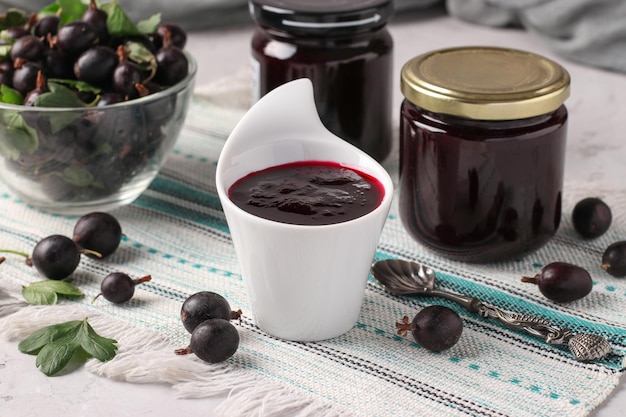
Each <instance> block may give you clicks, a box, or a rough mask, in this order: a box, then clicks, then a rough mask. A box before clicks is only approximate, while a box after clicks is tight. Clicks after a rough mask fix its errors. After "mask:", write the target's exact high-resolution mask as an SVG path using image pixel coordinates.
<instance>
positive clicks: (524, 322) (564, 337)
mask: <svg viewBox="0 0 626 417" xmlns="http://www.w3.org/2000/svg"><path fill="white" fill-rule="evenodd" d="M372 272H373V275H374V277H375V278H376V279H377V280H378V281H379V282H380V283H381V284H383V286H384V287H385V288H386V289H387V291H389V292H391V293H392V294H395V295H400V296H402V295H427V296H435V297H442V298H446V299H448V300H451V301H454V302H455V303H457V304H459V305H461V306H462V307H463V308H465V309H466V310H467V311H469V312H471V313H475V314H478V315H480V316H481V317H484V318H491V319H495V320H497V321H498V322H500V323H501V324H503V325H505V326H507V327H509V328H511V329H514V330H517V331H520V332H525V333H527V334H529V335H531V336H534V337H538V338H540V339H542V340H544V341H545V342H546V343H549V344H552V345H563V346H567V347H568V348H569V350H570V352H572V354H573V355H574V357H575V358H576V359H577V360H579V361H583V362H586V361H593V360H597V359H600V358H602V357H604V356H605V355H607V354H608V353H609V352H610V351H611V345H610V343H609V342H608V340H606V339H605V338H603V337H601V336H598V335H595V334H584V333H580V334H574V333H573V332H572V331H571V330H569V329H567V328H561V327H558V326H555V325H553V324H551V323H550V322H548V321H547V320H545V319H543V318H539V317H534V316H531V315H528V314H521V313H513V312H508V311H504V310H501V309H499V308H497V307H494V306H491V305H488V304H486V303H484V302H482V301H481V300H479V299H478V298H476V297H470V296H467V295H464V294H457V293H454V292H450V291H444V290H441V289H438V288H436V287H435V272H434V271H433V270H432V269H430V268H428V267H425V266H424V265H421V264H418V263H416V262H408V261H402V260H399V259H395V260H391V259H388V260H385V261H379V262H376V263H375V264H374V265H373V266H372Z"/></svg>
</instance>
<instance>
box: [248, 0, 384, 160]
mask: <svg viewBox="0 0 626 417" xmlns="http://www.w3.org/2000/svg"><path fill="white" fill-rule="evenodd" d="M250 9H251V13H252V16H253V18H254V20H255V22H256V23H257V28H256V30H255V32H254V35H253V37H252V42H251V46H252V67H253V74H254V86H253V95H254V97H253V98H254V99H256V98H259V97H261V96H263V95H265V94H266V93H268V92H269V91H271V90H273V89H274V88H276V87H278V86H279V85H282V84H284V83H286V82H288V81H292V80H294V79H297V78H309V79H310V80H311V82H312V83H313V89H314V93H315V102H316V107H317V109H318V112H319V115H320V118H321V120H322V122H323V123H324V125H325V126H326V127H327V128H328V129H329V130H330V131H331V132H333V133H334V134H335V135H337V136H339V137H340V138H342V139H345V140H346V141H348V142H350V143H351V144H353V145H355V146H356V147H358V148H360V149H361V150H363V151H365V152H366V153H368V154H369V155H370V156H372V157H373V158H374V159H376V160H378V161H382V160H383V159H384V158H385V157H386V156H388V155H389V153H390V151H391V148H392V136H393V135H392V113H391V112H392V96H393V88H392V82H393V78H392V71H393V40H392V38H391V35H390V33H389V32H388V30H387V29H386V26H385V25H386V22H387V20H388V18H389V17H390V16H391V14H392V12H393V6H392V2H391V1H390V0H365V1H362V2H354V1H352V0H320V1H316V2H311V1H303V0H280V1H278V0H252V1H251V3H250Z"/></svg>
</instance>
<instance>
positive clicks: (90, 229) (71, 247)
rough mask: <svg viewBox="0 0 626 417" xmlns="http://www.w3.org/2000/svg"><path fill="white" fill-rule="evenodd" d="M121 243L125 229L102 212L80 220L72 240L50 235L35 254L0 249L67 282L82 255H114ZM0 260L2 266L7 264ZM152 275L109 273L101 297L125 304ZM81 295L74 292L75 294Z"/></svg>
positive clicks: (103, 284) (48, 275)
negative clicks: (136, 277) (130, 275)
mask: <svg viewBox="0 0 626 417" xmlns="http://www.w3.org/2000/svg"><path fill="white" fill-rule="evenodd" d="M121 240H122V228H121V226H120V224H119V222H118V221H117V219H116V218H115V217H113V216H112V215H111V214H108V213H103V212H92V213H88V214H85V215H84V216H82V217H81V218H79V219H78V221H77V222H76V224H75V225H74V230H73V234H72V238H69V237H67V236H64V235H60V234H54V235H50V236H47V237H45V238H43V239H41V240H40V241H38V242H37V244H36V245H35V247H34V249H33V252H32V255H30V256H29V255H28V254H26V253H22V252H18V251H14V250H0V252H10V253H14V254H18V255H22V256H24V257H25V258H26V264H28V265H31V266H34V267H35V269H36V270H37V271H38V272H39V273H40V274H41V275H43V276H44V277H46V278H48V279H49V280H56V281H60V280H66V279H68V278H69V277H70V276H71V275H72V274H73V273H74V271H75V270H76V268H77V267H78V265H79V263H80V259H81V256H82V255H86V256H88V257H91V258H96V259H101V258H106V257H107V256H109V255H111V254H113V253H114V252H115V251H116V250H117V248H118V246H119V245H120V242H121ZM4 260H5V259H4V258H0V263H1V262H2V261H4ZM151 279H152V278H151V276H150V275H146V276H144V277H141V278H138V279H134V280H133V279H131V278H130V277H129V276H128V274H126V273H123V272H112V273H110V274H108V275H107V276H106V277H105V278H104V279H103V280H102V283H101V285H100V294H98V295H97V296H96V297H94V301H95V299H96V298H98V297H99V296H100V295H102V296H103V297H104V298H105V299H107V300H108V301H110V302H112V303H116V304H119V303H123V302H125V301H128V300H130V299H131V298H132V296H133V295H134V293H135V286H136V285H137V284H141V283H143V282H147V281H150V280H151ZM76 294H78V293H75V295H76Z"/></svg>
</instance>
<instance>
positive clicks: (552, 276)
mask: <svg viewBox="0 0 626 417" xmlns="http://www.w3.org/2000/svg"><path fill="white" fill-rule="evenodd" d="M522 282H529V283H531V284H537V286H538V287H539V291H541V293H542V294H543V295H544V296H545V297H546V298H549V299H550V300H552V301H556V302H559V303H569V302H571V301H575V300H578V299H581V298H583V297H584V296H586V295H587V294H589V293H590V292H591V289H592V287H593V282H592V280H591V276H590V275H589V272H587V271H586V270H585V269H584V268H581V267H579V266H576V265H572V264H569V263H566V262H553V263H551V264H548V265H546V266H544V267H543V268H542V269H541V272H540V273H538V274H537V275H535V276H534V277H522Z"/></svg>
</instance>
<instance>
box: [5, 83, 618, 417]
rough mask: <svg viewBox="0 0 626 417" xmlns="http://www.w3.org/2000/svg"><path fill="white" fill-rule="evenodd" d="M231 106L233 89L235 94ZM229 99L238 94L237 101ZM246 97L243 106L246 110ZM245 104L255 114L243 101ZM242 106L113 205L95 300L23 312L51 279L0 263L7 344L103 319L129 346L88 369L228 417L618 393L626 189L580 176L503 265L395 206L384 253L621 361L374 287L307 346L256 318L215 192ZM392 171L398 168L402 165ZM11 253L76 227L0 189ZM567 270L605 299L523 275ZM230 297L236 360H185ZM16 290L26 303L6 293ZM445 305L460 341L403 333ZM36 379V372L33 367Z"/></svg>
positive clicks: (411, 410) (92, 290)
mask: <svg viewBox="0 0 626 417" xmlns="http://www.w3.org/2000/svg"><path fill="white" fill-rule="evenodd" d="M222 93H225V94H223V95H222V97H225V96H228V95H229V94H228V93H229V90H228V88H225V89H223V90H222ZM230 93H232V94H231V95H236V93H233V92H232V91H230ZM239 104H241V103H239ZM239 107H241V106H239ZM242 114H243V110H242V109H241V108H237V106H236V105H235V104H233V107H228V106H226V107H225V106H224V105H216V104H215V102H214V101H212V100H209V99H206V98H202V97H196V99H195V100H194V102H193V104H192V106H191V110H190V114H189V116H188V118H187V122H186V125H185V127H184V129H183V131H182V133H181V136H180V138H179V140H178V142H177V144H176V147H175V149H174V151H173V152H172V153H171V155H170V156H169V158H168V160H167V162H166V164H165V166H164V168H163V169H162V170H161V172H160V174H159V176H158V177H157V178H156V179H155V180H154V181H153V182H152V184H151V185H150V187H149V189H148V190H147V191H146V192H144V193H143V195H142V196H141V197H139V198H138V199H137V200H136V201H135V202H134V203H132V204H131V205H129V206H127V207H123V208H120V209H118V210H116V211H114V212H113V214H114V215H115V216H116V217H117V218H118V220H119V221H120V223H121V224H122V228H123V231H124V234H125V237H124V239H123V242H122V244H121V247H120V248H119V249H118V251H117V252H116V253H115V254H113V255H112V256H111V257H109V258H107V259H105V260H94V259H87V258H83V260H82V261H81V264H80V266H79V268H78V270H77V272H76V273H75V274H74V276H73V283H74V284H75V285H77V286H78V287H80V288H81V289H82V290H83V291H84V292H85V294H86V297H84V299H79V300H63V301H62V302H61V303H59V304H58V305H55V306H42V307H40V306H26V305H25V304H20V303H19V301H17V300H19V299H20V297H21V296H20V294H19V292H20V288H21V286H22V285H27V284H29V283H31V282H34V281H38V280H40V279H41V277H39V276H37V274H36V273H35V272H34V271H33V270H31V269H29V268H27V267H25V266H24V265H23V263H22V262H21V261H16V260H15V259H14V258H12V257H10V256H9V258H8V259H7V261H6V262H5V263H4V264H3V265H2V266H0V289H2V290H3V292H4V294H5V295H4V301H1V300H0V335H3V336H4V337H6V338H9V339H12V340H20V339H21V338H24V337H26V336H27V335H28V334H30V333H31V332H32V331H34V330H36V329H37V328H39V327H42V326H43V325H46V324H51V323H56V322H61V321H66V320H68V319H71V318H82V317H85V315H87V316H89V318H90V322H92V325H93V326H94V328H95V329H96V331H98V332H99V333H100V334H102V335H103V336H107V337H113V338H116V339H118V341H119V346H120V350H119V353H118V355H117V356H116V357H115V358H114V359H113V360H111V361H109V362H106V363H100V362H98V361H96V360H91V361H90V362H88V363H87V365H86V366H87V369H88V370H89V371H91V372H95V373H97V374H100V375H104V376H107V377H111V378H116V379H121V380H126V381H131V382H165V383H168V384H171V385H172V387H173V389H176V390H177V391H178V394H179V395H180V396H181V397H184V398H188V397H208V396H213V395H224V394H229V395H228V398H227V399H226V400H225V401H224V402H223V404H222V405H221V406H220V408H219V410H217V412H218V413H219V414H220V415H225V416H238V415H242V416H244V415H245V416H253V415H259V416H261V415H262V416H277V417H284V416H292V415H298V416H316V417H318V416H351V415H354V416H367V417H373V416H416V415H424V416H498V417H504V416H515V417H525V416H528V417H541V416H545V417H547V416H570V417H573V416H585V415H588V414H589V413H590V412H591V411H592V410H593V409H594V408H595V407H596V406H598V405H599V404H600V403H601V402H602V401H603V400H604V399H605V398H606V397H607V396H608V395H609V394H610V393H611V391H612V390H613V389H614V388H615V387H616V386H617V384H618V380H619V377H620V375H621V374H622V373H623V370H624V355H625V354H626V280H620V279H617V278H613V277H611V276H609V275H608V274H606V273H605V272H604V271H602V270H601V269H600V256H601V253H602V251H603V250H604V248H605V247H606V246H608V244H609V243H611V242H613V241H617V240H620V239H623V238H624V237H626V211H622V212H619V211H618V210H617V209H619V208H623V207H626V196H625V195H624V192H623V190H622V191H621V193H618V192H616V190H606V189H600V188H597V187H593V186H589V185H587V186H582V185H580V184H571V183H568V184H566V186H565V193H564V195H565V199H564V204H563V210H564V216H563V222H562V226H561V228H560V230H559V231H558V233H557V235H556V236H555V237H554V238H553V239H552V240H551V241H550V243H549V244H548V245H546V246H545V247H544V248H542V249H540V250H538V251H537V252H535V253H533V254H530V255H528V256H526V257H524V258H522V259H516V260H512V261H507V262H498V263H493V264H489V265H471V264H464V263H458V262H451V261H448V260H446V259H444V258H441V257H439V256H437V255H436V254H433V253H431V252H429V251H427V250H426V249H424V248H423V247H421V246H420V245H419V244H417V243H416V242H415V241H413V240H412V239H411V238H410V237H409V236H408V235H407V234H406V232H405V230H404V228H403V226H402V223H401V221H400V219H399V218H398V214H397V213H398V211H397V207H396V206H395V205H394V206H393V207H392V210H391V213H390V215H389V218H388V221H387V224H386V226H385V229H384V231H383V235H382V238H381V241H380V246H379V249H378V251H377V253H376V258H377V259H388V258H401V259H409V260H414V261H417V262H421V263H424V264H426V265H428V266H430V267H431V268H433V269H434V270H435V271H437V273H438V280H439V281H438V282H439V283H440V285H441V286H442V287H443V288H447V289H450V290H454V291H457V292H462V293H465V294H468V295H473V296H476V297H478V298H480V299H482V300H483V301H485V302H487V303H490V304H492V305H495V306H498V307H500V308H503V309H507V310H510V311H516V312H520V313H526V314H532V315H535V316H540V317H544V318H546V319H547V320H549V321H551V322H553V323H554V324H557V325H559V326H566V327H569V328H571V329H572V330H575V331H577V332H591V333H597V334H600V335H603V336H605V337H607V338H608V339H609V340H610V342H611V344H612V352H611V354H610V355H609V356H607V357H606V358H605V360H603V361H600V362H595V363H580V362H577V361H576V360H575V359H574V358H573V357H572V355H571V354H570V353H569V352H568V351H567V350H566V349H562V348H559V347H555V346H550V345H547V344H545V343H543V342H542V341H541V340H538V339H534V338H532V337H529V336H526V335H524V334H520V333H517V332H514V331H512V330H509V329H507V328H505V327H503V326H501V325H499V324H498V323H496V322H494V321H493V320H487V319H482V318H480V317H477V316H474V315H472V314H470V313H467V312H466V311H464V310H462V309H460V308H458V307H457V306H456V305H453V304H451V303H450V302H447V301H445V300H442V299H436V298H399V297H395V296H392V295H390V294H388V293H386V292H385V291H384V290H383V288H382V287H381V286H380V285H379V284H378V283H377V282H376V281H375V280H374V279H373V278H372V277H370V280H369V282H368V284H367V288H366V292H365V298H364V303H363V307H362V310H361V315H360V317H359V320H358V323H357V324H356V326H355V327H354V328H353V329H352V330H351V331H349V332H348V333H346V334H344V335H343V336H340V337H338V338H335V339H332V340H328V341H323V342H317V343H296V342H288V341H282V340H278V339H275V338H273V337H270V336H268V335H266V334H264V333H263V332H262V331H261V330H260V329H259V328H258V327H257V326H256V325H255V323H254V319H253V317H252V315H251V313H250V308H249V303H248V299H247V295H246V292H245V288H244V283H243V278H242V277H241V275H240V274H239V267H238V264H237V259H236V256H235V253H234V250H233V247H232V243H231V241H230V236H229V233H228V227H227V225H226V223H225V220H224V216H223V213H222V211H221V209H220V204H219V200H218V198H217V195H216V191H215V184H214V179H215V178H214V175H215V166H216V161H217V157H218V155H219V152H220V149H221V147H222V145H223V143H224V141H225V139H226V137H227V135H228V133H229V132H230V130H231V129H232V128H233V127H234V125H235V124H236V122H237V121H238V120H239V118H240V117H241V116H242ZM392 160H393V161H392V162H391V163H389V164H388V169H389V171H390V172H391V173H392V175H393V176H396V175H397V166H396V163H395V159H394V158H392ZM590 195H595V196H599V197H602V198H603V199H605V201H607V203H608V204H609V205H610V206H612V207H615V208H616V210H615V213H614V215H615V218H614V224H613V226H612V227H611V229H610V230H609V232H607V233H606V234H605V235H604V236H602V237H600V238H598V239H595V240H590V241H583V240H581V239H579V238H577V237H576V235H575V233H574V231H573V228H572V225H571V222H570V220H569V214H568V213H571V209H572V207H573V204H574V203H575V202H576V201H578V200H579V199H581V198H583V197H587V196H590ZM0 213H2V214H1V215H0V247H3V248H12V249H17V250H24V251H26V252H29V251H30V250H31V249H32V247H33V246H34V244H35V243H36V242H37V241H38V240H39V239H40V238H42V237H44V236H46V235H49V234H53V233H60V234H70V233H71V230H72V228H73V224H74V223H75V221H76V219H75V218H71V217H64V216H58V215H50V214H47V213H44V212H41V211H38V210H36V209H33V208H31V207H29V206H28V205H27V204H25V203H24V202H23V201H21V200H20V199H19V198H18V197H17V196H16V195H15V194H14V193H13V192H11V191H10V190H8V189H7V188H5V186H4V185H2V184H0ZM557 260H558V261H565V262H571V263H575V264H578V265H580V266H582V267H584V268H586V269H587V270H588V271H589V272H590V273H591V274H592V276H593V278H594V287H593V291H592V293H591V294H590V295H589V296H587V297H586V298H584V299H582V300H579V301H576V302H573V303H570V304H556V303H553V302H550V301H548V300H546V299H545V298H544V297H543V296H542V295H541V294H540V293H539V291H538V289H537V288H536V287H535V286H533V285H529V284H524V283H522V282H521V281H520V277H521V276H523V275H534V274H535V273H537V272H538V270H539V269H540V268H541V266H543V265H546V264H548V263H550V262H553V261H557ZM116 270H118V271H119V270H121V271H124V272H126V273H128V274H129V275H131V276H132V277H139V276H141V275H145V274H151V275H152V277H153V279H152V281H151V282H149V283H145V284H142V285H141V286H138V287H137V291H136V293H135V297H134V298H133V299H132V300H131V301H130V302H128V303H126V304H124V305H113V304H110V303H108V302H106V301H105V300H102V299H99V300H98V301H97V302H95V303H91V299H92V297H93V296H94V295H95V294H97V293H98V292H99V283H100V281H101V279H102V278H103V277H104V276H105V275H106V274H107V273H109V272H112V271H116ZM201 290H211V291H216V292H218V293H220V294H222V295H224V296H225V297H226V298H227V299H228V300H229V301H230V304H231V306H232V307H233V308H241V309H242V310H243V312H244V314H243V317H242V322H241V324H238V323H237V324H236V326H237V328H238V329H239V332H240V335H241V343H240V347H239V350H238V351H237V353H236V354H235V355H234V356H233V357H232V358H231V359H229V360H228V361H226V362H224V363H222V364H217V365H210V364H206V363H203V362H201V361H200V360H199V359H197V358H195V356H193V355H191V356H176V355H174V354H173V350H174V349H175V348H179V347H184V346H186V345H187V344H188V340H189V335H188V333H187V332H186V331H185V330H184V328H183V327H182V325H181V323H180V319H179V312H180V307H181V304H182V302H183V301H184V300H185V298H186V297H187V296H189V295H191V294H193V293H195V292H197V291H201ZM7 294H8V295H9V296H11V297H12V298H8V296H7ZM432 304H442V305H447V306H449V307H451V308H453V309H454V310H456V311H457V312H458V313H459V314H460V315H461V317H462V319H463V322H464V331H463V334H462V336H461V339H460V341H459V342H458V343H457V344H456V345H455V346H454V347H452V348H451V349H449V350H447V351H444V352H440V353H432V352H429V351H427V350H426V349H423V348H421V347H420V346H419V345H418V344H416V343H415V342H414V341H412V340H411V339H410V338H403V337H401V336H399V335H397V334H396V329H395V322H396V321H398V320H400V319H401V318H402V317H403V316H405V315H407V316H409V317H412V316H413V315H414V314H415V313H417V312H418V311H419V310H420V309H422V308H423V307H425V306H428V305H432ZM33 372H38V371H37V370H36V369H35V368H34V367H33Z"/></svg>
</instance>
